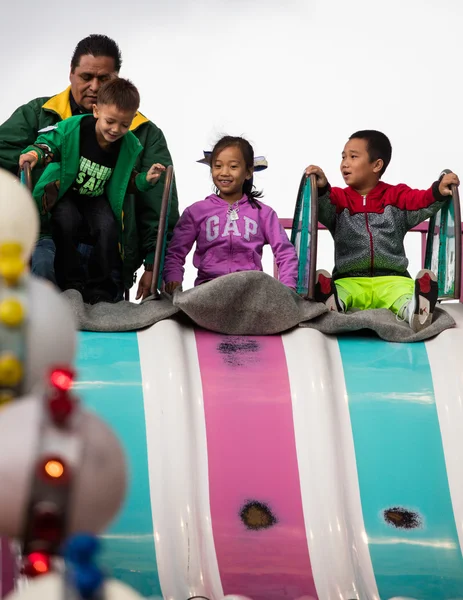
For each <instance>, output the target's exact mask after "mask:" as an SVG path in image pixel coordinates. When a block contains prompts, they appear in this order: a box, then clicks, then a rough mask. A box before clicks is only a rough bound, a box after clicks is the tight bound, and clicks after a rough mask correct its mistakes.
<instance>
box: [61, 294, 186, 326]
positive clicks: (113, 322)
mask: <svg viewBox="0 0 463 600" xmlns="http://www.w3.org/2000/svg"><path fill="white" fill-rule="evenodd" d="M63 296H65V298H66V299H67V300H68V302H69V303H70V305H71V307H72V309H73V311H74V314H75V315H76V318H77V321H78V327H79V329H80V330H82V331H137V330H139V329H143V328H145V327H149V326H150V325H154V323H157V322H158V321H162V320H163V319H168V318H169V317H171V316H172V315H174V314H175V313H176V312H178V308H175V306H173V305H172V300H171V298H170V296H168V295H167V294H165V295H163V296H162V297H161V298H160V299H159V300H154V299H153V298H152V297H151V298H147V299H146V300H144V301H143V302H141V303H140V304H134V303H132V302H117V303H116V304H109V303H107V302H100V303H98V304H94V305H90V304H84V301H83V299H82V296H81V294H80V293H79V292H78V291H77V290H66V291H65V292H63Z"/></svg>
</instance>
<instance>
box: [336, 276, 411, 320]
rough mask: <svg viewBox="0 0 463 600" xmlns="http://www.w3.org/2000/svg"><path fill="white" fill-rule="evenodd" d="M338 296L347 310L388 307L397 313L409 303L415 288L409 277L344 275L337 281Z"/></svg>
mask: <svg viewBox="0 0 463 600" xmlns="http://www.w3.org/2000/svg"><path fill="white" fill-rule="evenodd" d="M335 284H336V289H337V292H338V297H339V299H340V300H342V301H343V302H344V306H345V307H346V310H349V308H356V309H360V310H367V309H369V308H388V309H389V310H392V312H393V313H395V314H397V313H398V312H399V311H400V309H401V308H403V306H404V305H405V304H406V303H408V302H409V301H410V300H411V298H412V296H413V293H414V290H415V281H414V280H413V279H410V278H409V277H398V276H385V277H344V278H342V279H336V281H335Z"/></svg>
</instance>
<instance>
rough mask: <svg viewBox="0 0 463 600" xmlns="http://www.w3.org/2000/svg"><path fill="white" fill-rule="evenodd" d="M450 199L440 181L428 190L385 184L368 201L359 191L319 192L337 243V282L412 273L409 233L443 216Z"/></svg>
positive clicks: (322, 211) (322, 219) (324, 215)
mask: <svg viewBox="0 0 463 600" xmlns="http://www.w3.org/2000/svg"><path fill="white" fill-rule="evenodd" d="M448 199H449V196H442V195H441V194H440V192H439V182H438V181H436V182H434V183H433V184H432V187H431V188H429V189H428V190H412V189H411V188H409V187H408V186H407V185H404V184H402V183H401V184H399V185H389V184H387V183H383V182H382V181H380V182H379V183H378V184H377V185H376V186H375V187H374V188H373V189H372V190H371V192H369V193H368V194H366V195H365V196H362V195H361V194H359V193H358V192H356V191H355V190H354V189H352V188H350V187H347V188H335V187H333V188H332V187H331V186H330V185H329V184H328V186H327V187H325V188H323V189H320V190H319V200H318V212H319V214H318V220H319V221H320V223H322V224H323V225H325V226H326V227H327V228H328V229H329V231H330V232H331V235H332V236H333V239H334V254H335V266H334V270H333V278H335V279H339V278H340V277H379V276H382V275H399V276H402V277H410V275H409V273H408V272H407V267H408V259H407V257H406V255H405V248H404V238H405V234H406V233H407V231H409V230H410V229H412V228H413V227H415V226H416V225H418V224H419V223H421V222H422V221H425V220H426V219H428V218H429V217H431V216H432V215H434V214H435V213H437V212H438V210H440V209H441V208H442V206H443V205H444V204H445V202H447V201H448Z"/></svg>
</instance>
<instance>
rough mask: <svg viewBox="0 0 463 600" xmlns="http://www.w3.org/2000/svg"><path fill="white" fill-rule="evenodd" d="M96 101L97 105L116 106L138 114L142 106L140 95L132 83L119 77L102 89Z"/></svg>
mask: <svg viewBox="0 0 463 600" xmlns="http://www.w3.org/2000/svg"><path fill="white" fill-rule="evenodd" d="M96 101H97V104H114V105H115V106H117V108H118V109H119V110H127V111H129V110H130V111H133V112H136V111H137V110H138V108H139V106H140V94H139V93H138V90H137V88H136V87H135V86H134V85H133V83H132V82H131V81H129V80H128V79H122V78H120V77H118V78H116V79H111V80H110V81H107V82H106V83H104V84H103V85H102V86H101V87H100V89H99V90H98V94H97V100H96Z"/></svg>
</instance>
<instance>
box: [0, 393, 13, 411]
mask: <svg viewBox="0 0 463 600" xmlns="http://www.w3.org/2000/svg"><path fill="white" fill-rule="evenodd" d="M13 399H14V395H13V393H12V392H0V410H1V409H2V408H3V407H4V406H6V405H7V404H9V403H10V402H12V401H13Z"/></svg>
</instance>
